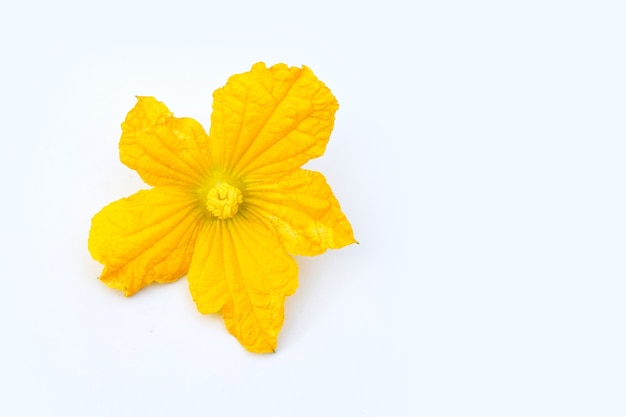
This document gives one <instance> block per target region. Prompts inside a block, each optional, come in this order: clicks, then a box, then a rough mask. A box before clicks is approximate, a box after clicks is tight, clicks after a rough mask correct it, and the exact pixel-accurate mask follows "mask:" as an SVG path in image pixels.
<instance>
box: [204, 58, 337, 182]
mask: <svg viewBox="0 0 626 417" xmlns="http://www.w3.org/2000/svg"><path fill="white" fill-rule="evenodd" d="M338 107H339V105H338V104H337V100H336V99H335V97H334V96H333V94H332V93H331V92H330V90H329V89H328V87H326V86H325V85H324V83H322V82H321V81H320V80H319V79H317V77H316V76H315V75H314V74H313V72H312V71H311V70H310V69H309V68H307V67H303V68H295V67H288V66H287V65H285V64H277V65H274V66H272V67H270V68H266V66H265V64H263V63H258V64H255V65H254V66H253V67H252V70H251V71H249V72H246V73H243V74H237V75H233V76H232V77H230V78H229V79H228V82H227V83H226V85H225V86H224V87H222V88H220V89H218V90H216V91H215V92H214V93H213V114H212V116H211V130H210V136H211V141H212V142H211V146H212V147H213V151H214V152H213V153H212V161H213V166H215V167H218V168H219V169H222V170H224V171H225V172H228V173H232V174H233V175H236V176H244V175H246V174H249V173H254V174H259V175H272V174H277V173H288V172H291V171H293V170H295V169H298V168H300V167H301V166H302V164H304V163H305V162H306V161H308V160H309V159H311V158H316V157H318V156H320V155H322V154H323V153H324V150H325V149H326V144H327V143H328V139H329V138H330V133H331V131H332V129H333V124H334V121H335V111H336V110H337V108H338Z"/></svg>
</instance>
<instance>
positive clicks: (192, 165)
mask: <svg viewBox="0 0 626 417" xmlns="http://www.w3.org/2000/svg"><path fill="white" fill-rule="evenodd" d="M137 100H138V101H137V104H136V105H135V107H134V108H133V109H132V110H131V111H130V112H128V115H127V116H126V120H125V121H124V123H122V138H121V139H120V146H119V147H120V159H121V160H122V162H123V163H124V164H126V165H127V166H128V167H130V168H132V169H134V170H136V171H137V172H138V173H139V175H140V176H141V178H142V179H143V180H144V181H145V182H146V183H148V184H150V185H180V184H190V185H191V184H195V183H197V181H198V179H199V178H201V177H202V175H203V174H204V173H205V172H206V169H207V167H208V165H209V158H208V157H209V155H208V146H209V145H208V143H209V138H208V136H207V134H206V132H205V131H204V129H203V128H202V126H201V125H200V124H199V123H198V122H197V121H195V120H194V119H190V118H177V117H174V116H173V115H172V113H171V112H170V111H169V110H168V108H167V107H166V106H165V105H164V104H163V103H161V102H159V101H157V100H156V99H155V98H154V97H137Z"/></svg>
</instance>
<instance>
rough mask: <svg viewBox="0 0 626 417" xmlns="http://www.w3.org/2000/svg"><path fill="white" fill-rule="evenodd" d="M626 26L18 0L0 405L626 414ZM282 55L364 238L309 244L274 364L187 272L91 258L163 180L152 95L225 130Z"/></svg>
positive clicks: (3, 69)
mask: <svg viewBox="0 0 626 417" xmlns="http://www.w3.org/2000/svg"><path fill="white" fill-rule="evenodd" d="M411 3H413V4H412V5H411ZM9 4H10V5H9ZM18 4H19V5H18ZM625 22H626V6H623V2H621V1H612V2H611V1H598V0H596V1H554V0H544V1H508V2H505V1H474V2H466V1H431V2H409V1H406V2H400V1H381V2H368V1H362V2H356V1H354V2H341V1H337V0H336V1H316V2H296V1H293V0H292V1H283V2H280V1H271V0H270V1H259V2H252V1H249V2H227V1H220V2H215V1H204V2H200V1H197V2H193V1H187V2H186V1H180V2H172V1H170V2H163V1H152V2H147V1H146V2H132V1H124V2H122V1H110V2H100V3H99V4H88V2H76V3H75V4H74V3H72V2H69V1H62V0H61V1H55V2H44V1H34V2H17V1H14V2H5V3H3V5H2V6H0V47H1V54H2V55H1V66H0V89H1V90H0V94H1V95H0V106H1V107H0V118H1V120H0V121H1V122H2V123H1V125H0V129H1V130H0V132H1V135H2V138H1V141H2V142H1V145H2V146H1V150H0V170H1V171H0V187H1V188H0V214H1V215H0V227H1V229H0V230H1V235H0V236H1V237H0V249H1V255H0V256H1V257H2V258H1V259H2V262H1V263H0V277H1V279H2V290H1V291H0V326H1V327H0V330H1V334H2V339H1V345H0V414H1V415H6V416H96V417H99V416H116V417H117V416H199V415H207V416H213V415H216V416H231V415H232V416H236V415H254V416H418V415H419V416H531V415H532V416H624V415H626V396H625V393H626V359H625V354H626V337H625V333H624V330H625V326H626V306H625V302H624V300H625V295H626V284H625V278H626V265H625V261H624V260H625V254H626V198H625V180H626V175H625V174H626V164H625V163H624V159H625V156H626V144H625V139H626V135H625V134H626V123H625V121H626V119H625V115H626V55H625V51H626V49H625V47H626V25H625ZM261 60H262V61H265V62H266V63H267V64H268V65H271V64H273V63H276V62H286V63H288V64H290V65H298V66H299V65H302V64H305V65H307V66H309V67H311V68H312V69H313V70H314V72H315V73H316V74H317V75H318V77H319V78H320V79H322V80H323V81H324V82H325V83H326V84H327V85H328V86H329V87H330V88H331V89H332V90H333V92H334V94H335V95H336V96H337V98H338V100H339V102H340V105H341V108H340V110H339V112H338V114H337V121H336V127H335V131H334V133H333V136H332V138H331V142H330V144H329V146H328V149H327V152H326V155H325V156H324V157H322V158H321V159H319V160H316V161H313V162H312V163H310V164H309V166H310V167H312V168H314V169H318V170H320V171H322V172H323V173H324V174H325V175H326V177H327V178H328V180H329V182H330V184H331V185H332V187H333V189H334V191H335V193H336V195H337V197H338V198H339V200H340V202H341V204H342V207H343V209H344V211H345V213H346V214H347V215H348V217H349V219H350V220H351V222H352V225H353V227H354V229H355V232H356V237H357V239H358V240H359V241H360V243H361V244H360V245H358V246H357V245H354V246H351V247H348V248H345V249H342V250H339V251H331V252H329V253H327V254H324V255H322V256H319V257H316V258H300V259H298V262H299V264H300V288H299V290H298V292H297V293H296V294H295V295H294V296H292V297H290V298H289V299H288V301H287V304H286V321H285V325H284V328H283V331H282V333H281V336H280V339H279V348H278V351H277V353H276V354H273V355H253V354H250V353H247V352H246V351H245V350H244V349H243V348H241V347H240V346H239V344H238V342H237V341H236V340H235V339H234V338H233V337H231V336H230V335H229V334H228V332H227V331H226V330H225V328H224V325H223V322H222V320H221V317H219V316H218V315H216V316H202V315H200V314H199V313H197V311H196V310H195V306H194V304H193V302H192V300H191V297H190V295H189V293H188V290H187V282H186V280H185V279H182V280H180V281H178V282H177V283H175V284H171V285H162V286H153V287H150V288H148V289H145V290H143V291H142V292H141V293H139V294H138V295H136V296H134V297H132V298H124V297H123V296H122V295H121V294H120V293H118V292H116V291H113V290H110V289H108V288H107V287H106V286H104V285H103V284H101V283H100V282H99V281H98V280H97V277H98V275H99V273H100V271H101V266H100V265H99V264H98V263H96V262H95V261H93V260H92V259H91V257H90V256H89V253H88V251H87V236H88V230H89V226H90V219H91V216H93V214H95V213H96V212H97V211H98V210H100V208H101V207H102V206H104V205H105V204H107V203H109V202H111V201H113V200H116V199H118V198H120V197H122V196H126V195H129V194H131V193H133V192H135V191H136V190H138V189H139V188H142V187H145V185H143V184H142V183H141V181H140V180H139V179H138V177H137V175H136V174H135V173H134V172H133V171H131V170H129V169H127V168H126V167H124V166H123V165H122V164H121V163H120V162H119V159H118V154H117V144H118V140H119V136H120V127H119V125H120V123H121V122H122V120H123V119H124V117H125V115H126V112H127V111H128V110H129V109H130V108H131V107H132V106H133V105H134V102H135V98H134V96H135V95H153V96H155V97H157V98H158V99H159V100H161V101H163V102H165V103H166V104H167V105H168V106H169V108H170V109H171V110H172V111H173V112H174V113H175V114H176V115H177V116H190V117H194V118H196V119H197V120H199V121H200V122H201V123H203V124H204V126H205V127H206V128H207V129H208V126H209V121H210V112H211V94H212V92H213V90H214V89H216V88H218V87H220V86H222V85H223V84H224V83H225V81H226V79H227V78H228V76H229V75H231V74H233V73H238V72H243V71H247V70H248V69H249V68H250V66H251V65H252V64H253V63H254V62H257V61H261Z"/></svg>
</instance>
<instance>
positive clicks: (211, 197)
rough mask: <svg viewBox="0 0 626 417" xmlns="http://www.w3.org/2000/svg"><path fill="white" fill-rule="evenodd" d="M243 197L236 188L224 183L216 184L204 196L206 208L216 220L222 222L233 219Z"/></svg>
mask: <svg viewBox="0 0 626 417" xmlns="http://www.w3.org/2000/svg"><path fill="white" fill-rule="evenodd" d="M242 202H243V196H242V195H241V191H239V189H238V188H236V187H233V186H232V185H230V184H227V183H225V182H218V183H217V184H215V186H213V188H211V189H210V190H209V192H208V193H207V196H206V203H205V204H206V208H207V210H208V211H209V212H211V213H213V215H214V216H215V217H217V218H218V219H221V220H224V219H228V218H230V217H233V216H234V215H235V214H237V210H239V204H241V203H242Z"/></svg>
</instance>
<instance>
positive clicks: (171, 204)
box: [88, 187, 200, 296]
mask: <svg viewBox="0 0 626 417" xmlns="http://www.w3.org/2000/svg"><path fill="white" fill-rule="evenodd" d="M199 219H200V210H199V209H198V207H197V202H196V201H195V200H194V199H193V198H192V197H190V195H189V193H187V192H185V191H183V190H180V189H178V188H175V187H158V188H153V189H151V190H143V191H139V192H138V193H136V194H133V195H132V196H130V197H128V198H123V199H121V200H117V201H115V202H113V203H111V204H109V205H108V206H106V207H104V208H103V209H102V210H101V211H100V212H99V213H97V214H96V215H95V216H94V217H93V219H92V221H91V230H90V232H89V243H88V245H89V251H90V252H91V256H92V257H93V258H94V259H95V260H97V261H98V262H100V263H102V264H104V271H103V272H102V275H101V276H100V280H101V281H102V282H104V283H105V284H107V285H108V286H109V287H113V288H117V289H119V290H122V291H124V294H125V295H126V296H130V295H132V294H134V293H135V292H137V291H139V290H140V289H141V288H143V287H145V286H146V285H148V284H151V283H152V282H171V281H175V280H177V279H178V278H180V277H181V276H183V275H184V274H185V273H186V272H187V270H188V268H189V264H190V262H191V254H192V252H193V247H194V244H195V240H196V234H197V231H198V228H199Z"/></svg>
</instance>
